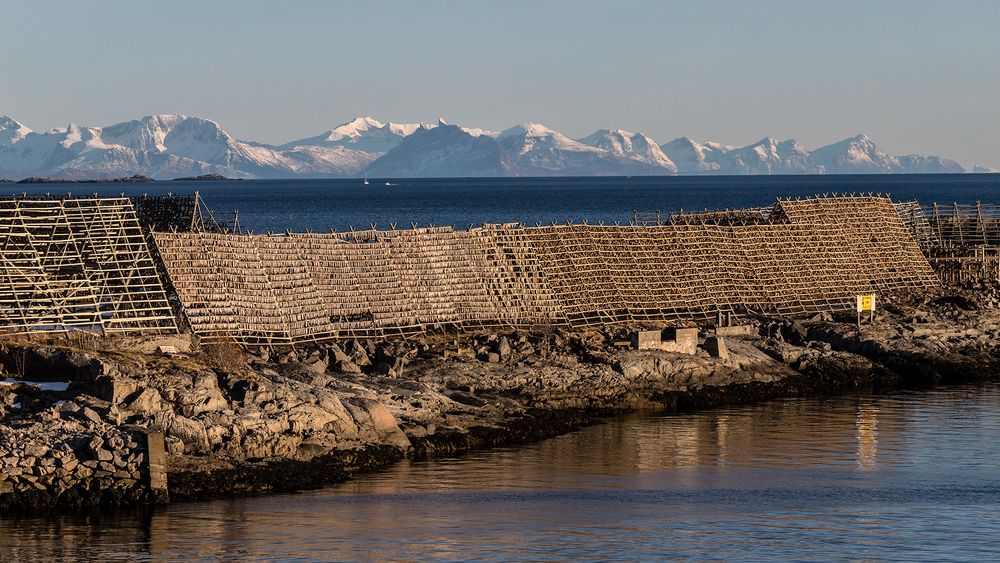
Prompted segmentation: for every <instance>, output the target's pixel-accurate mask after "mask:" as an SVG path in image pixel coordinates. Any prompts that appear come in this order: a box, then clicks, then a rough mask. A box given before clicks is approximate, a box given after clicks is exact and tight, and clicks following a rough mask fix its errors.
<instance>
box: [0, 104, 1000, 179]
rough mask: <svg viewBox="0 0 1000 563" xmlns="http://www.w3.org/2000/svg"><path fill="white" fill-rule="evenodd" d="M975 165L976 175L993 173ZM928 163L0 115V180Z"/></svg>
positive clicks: (851, 146) (374, 125)
mask: <svg viewBox="0 0 1000 563" xmlns="http://www.w3.org/2000/svg"><path fill="white" fill-rule="evenodd" d="M991 170H992V169H989V168H987V167H982V166H977V167H976V168H974V169H973V171H975V172H987V171H991ZM964 171H965V170H964V169H963V168H962V166H960V165H959V164H958V163H957V162H955V161H953V160H948V159H945V158H941V157H938V156H927V155H915V154H911V155H902V156H894V155H890V154H888V153H886V152H885V151H883V150H882V149H880V148H879V147H878V146H877V145H876V144H875V143H874V142H873V141H872V140H871V139H870V138H868V137H867V136H866V135H858V136H856V137H852V138H849V139H844V140H843V141H839V142H836V143H833V144H831V145H827V146H824V147H820V148H817V149H814V150H808V149H806V148H805V147H803V146H802V145H801V144H799V143H798V142H797V141H795V140H794V139H789V140H784V141H781V140H778V139H773V138H770V137H766V138H763V139H761V140H760V141H757V142H756V143H753V144H750V145H747V146H744V147H737V146H731V145H726V144H722V143H715V142H699V141H695V140H693V139H691V138H689V137H680V138H678V139H674V140H672V141H669V142H666V143H663V144H658V143H657V142H656V141H654V140H653V139H652V138H650V137H649V136H647V135H644V134H642V133H636V132H631V131H624V130H621V129H613V130H609V129H601V130H599V131H596V132H594V133H593V134H592V135H588V136H586V137H583V138H581V139H571V138H569V137H567V136H566V135H563V134H562V133H559V132H558V131H554V130H552V129H549V128H547V127H545V126H544V125H540V124H537V123H526V124H522V125H515V126H514V127H511V128H509V129H506V130H504V131H501V132H493V131H486V130H483V129H474V128H468V127H460V126H458V125H451V124H448V123H445V122H444V121H443V120H441V121H439V122H438V123H408V124H400V123H391V122H389V123H383V122H381V121H378V120H376V119H373V118H371V117H359V118H356V119H354V120H352V121H350V122H348V123H345V124H343V125H340V126H338V127H335V128H333V129H331V130H329V131H326V132H324V133H320V134H319V135H316V136H313V137H308V138H304V139H300V140H297V141H292V142H288V143H284V144H281V145H270V144H265V143H260V142H254V141H243V140H238V139H236V138H234V137H233V136H232V135H230V134H229V133H228V132H227V131H226V130H225V129H223V128H222V127H221V126H220V125H219V124H218V123H216V122H214V121H211V120H208V119H202V118H198V117H188V116H184V115H150V116H146V117H143V118H142V119H137V120H133V121H126V122H124V123H117V124H114V125H109V126H107V127H81V126H79V125H76V124H70V125H68V126H67V127H64V128H57V129H51V130H48V131H42V132H36V131H32V130H31V129H29V128H27V127H25V126H24V125H22V124H21V123H19V122H18V121H17V120H15V119H13V118H10V117H6V116H0V178H11V179H18V178H23V177H28V176H51V177H56V178H70V179H76V178H105V177H118V176H130V175H133V174H142V175H147V176H152V177H153V178H157V179H170V178H176V177H179V176H192V175H200V174H221V175H223V176H227V177H231V178H289V177H316V178H330V177H360V176H374V177H391V178H402V177H475V176H608V175H625V176H640V175H672V174H891V173H951V172H964Z"/></svg>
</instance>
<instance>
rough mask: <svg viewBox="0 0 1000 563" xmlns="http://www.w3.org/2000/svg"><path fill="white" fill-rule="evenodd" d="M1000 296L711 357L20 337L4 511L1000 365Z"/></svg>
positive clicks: (752, 332) (3, 478)
mask: <svg viewBox="0 0 1000 563" xmlns="http://www.w3.org/2000/svg"><path fill="white" fill-rule="evenodd" d="M997 295H998V294H997V292H996V290H994V289H992V288H976V289H970V290H962V291H952V292H951V293H949V294H947V295H931V296H924V297H919V298H917V297H914V298H911V299H909V300H895V301H893V300H886V302H885V303H884V304H883V305H882V306H881V307H882V308H881V310H880V312H879V316H878V318H876V320H875V322H874V323H873V324H865V325H863V326H862V327H861V328H860V329H859V328H858V327H857V326H856V325H855V324H854V321H855V319H854V317H853V315H845V316H844V317H842V318H833V317H830V316H828V315H817V316H816V317H814V318H812V319H810V320H807V321H791V320H787V319H779V318H755V319H744V320H743V324H744V325H745V326H747V327H748V328H747V329H745V330H734V331H732V333H733V334H729V335H726V336H724V337H722V339H721V340H720V339H719V338H718V337H716V336H715V329H713V328H712V327H710V326H702V327H700V330H701V331H700V332H699V336H698V342H697V348H694V351H695V353H693V354H688V353H680V352H673V351H661V350H637V349H632V347H631V346H630V345H629V336H630V331H629V330H627V329H625V328H608V329H601V330H596V329H594V330H590V329H588V330H576V331H569V330H562V329H540V330H536V331H531V332H494V333H483V334H470V335H455V334H439V335H429V336H420V337H416V338H410V339H398V340H385V341H375V340H349V341H340V342H328V343H321V344H315V345H309V346H301V347H297V348H295V349H283V350H280V349H279V350H275V349H268V348H252V349H249V350H246V349H243V348H240V347H238V346H236V345H234V344H219V345H206V346H200V347H199V346H197V345H195V344H194V343H192V342H188V341H183V340H180V341H178V340H179V339H177V338H176V337H175V338H174V341H173V342H169V343H167V344H169V345H162V344H163V343H162V342H160V343H158V342H156V341H150V340H141V339H135V338H131V339H124V338H111V337H108V338H98V337H94V336H90V335H82V333H81V335H71V336H69V337H63V338H58V339H56V338H24V337H20V338H17V337H7V338H6V339H4V340H3V341H2V346H0V365H2V366H3V368H4V370H5V372H6V374H5V375H4V376H3V377H2V378H0V381H2V383H0V511H4V512H10V511H33V510H46V509H82V508H91V507H115V506H147V505H152V504H156V503H160V502H167V501H168V500H183V499H192V498H213V497H222V496H231V495H242V494H257V493H266V492H277V491H292V490H300V489H306V488H312V487H318V486H322V485H324V484H328V483H334V482H338V481H342V480H344V479H348V478H350V476H351V475H352V474H354V473H356V472H359V471H370V470H374V469H377V468H379V467H384V466H386V465H388V464H391V463H393V462H395V461H398V460H400V459H402V458H403V457H406V456H410V457H414V458H429V457H434V456H440V455H453V454H456V453H461V452H464V451H467V450H469V449H472V448H479V447H489V446H495V445H499V444H512V443H524V442H529V441H533V440H538V439H542V438H545V437H548V436H552V435H555V434H558V433H562V432H567V431H570V430H573V429H575V428H578V427H580V426H581V425H585V424H589V423H593V422H595V421H598V419H599V418H600V417H601V416H604V415H609V414H615V413H621V412H625V411H632V410H638V409H655V410H669V411H680V410H688V409H694V408H706V407H711V406H717V405H722V404H738V403H746V402H753V401H760V400H765V399H769V398H775V397H788V396H807V395H808V396H815V395H821V394H830V393H837V392H844V391H849V390H857V389H876V390H878V389H885V388H892V387H899V386H909V385H924V384H933V383H946V382H958V381H969V380H982V379H989V378H993V377H995V376H996V375H997V373H998V371H997V366H996V364H995V360H994V356H995V352H996V345H995V343H996V342H997V340H998V338H1000V311H998V309H997V306H998V304H1000V299H998V296H997ZM645 328H650V327H645ZM653 328H656V329H662V328H664V327H653ZM720 332H721V331H720ZM157 344H161V345H160V346H159V347H158V349H159V352H150V350H152V349H155V348H157ZM706 344H707V345H706ZM178 350H179V351H178ZM709 352H712V353H709Z"/></svg>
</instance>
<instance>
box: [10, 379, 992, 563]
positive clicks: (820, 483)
mask: <svg viewBox="0 0 1000 563" xmlns="http://www.w3.org/2000/svg"><path fill="white" fill-rule="evenodd" d="M998 436H1000V385H995V384H994V385H987V386H970V387H956V388H943V389H937V390H929V391H919V392H903V393H898V394H892V395H887V396H853V397H842V398H836V399H829V400H786V401H778V402H772V403H767V404H762V405H758V406H753V407H740V408H729V409H721V410H712V411H704V412H699V413H694V414H685V415H679V416H653V415H645V416H633V417H628V418H623V419H616V420H613V421H610V422H608V423H607V424H603V425H600V426H596V427H591V428H587V429H584V430H581V431H578V432H575V433H572V434H568V435H565V436H561V437H558V438H555V439H551V440H548V441H545V442H541V443H538V444H535V445H531V446H527V447H523V448H519V449H505V450H494V451H488V452H480V453H476V454H473V455H468V456H465V457H461V458H458V459H445V460H438V461H433V462H426V463H402V464H399V465H397V466H395V467H393V468H391V469H389V470H387V471H385V472H382V473H379V474H375V475H369V476H365V477H362V478H359V479H357V480H355V481H353V482H350V483H347V484H343V485H338V486H334V487H330V488H327V489H324V490H320V491H314V492H309V493H304V494H297V495H286V496H276V497H265V498H253V499H242V500H233V501H222V502H208V503H196V504H177V505H173V506H170V507H168V508H166V509H163V510H159V511H157V512H156V513H155V514H153V515H152V516H149V517H144V518H137V517H134V516H128V515H124V516H121V515H120V516H103V517H94V518H92V519H89V520H87V519H78V518H63V519H57V520H50V519H43V520H31V521H20V522H5V521H2V520H0V558H2V559H4V560H18V561H33V560H37V561H46V560H89V561H110V560H129V561H141V560H153V561H175V560H205V559H210V558H223V559H228V560H233V561H243V560H261V559H281V560H302V561H313V560H321V561H334V560H378V561H384V560H397V561H411V560H454V561H468V560H490V561H494V560H496V561H498V560H510V559H530V560H604V561H608V560H635V559H640V560H657V559H664V558H675V557H677V558H685V559H736V560H775V559H795V560H812V561H828V560H831V559H850V560H899V561H913V560H935V561H938V560H956V559H961V560H996V559H997V558H1000V543H998V542H997V539H996V538H997V537H998V533H1000V472H998V464H1000V448H998V444H997V440H998Z"/></svg>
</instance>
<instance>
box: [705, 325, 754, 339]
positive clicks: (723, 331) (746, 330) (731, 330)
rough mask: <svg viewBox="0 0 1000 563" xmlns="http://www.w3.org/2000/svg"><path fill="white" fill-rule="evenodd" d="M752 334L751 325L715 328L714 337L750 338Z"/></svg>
mask: <svg viewBox="0 0 1000 563" xmlns="http://www.w3.org/2000/svg"><path fill="white" fill-rule="evenodd" d="M753 333H754V329H753V326H751V325H735V326H720V327H716V328H715V335H716V336H750V335H752V334H753Z"/></svg>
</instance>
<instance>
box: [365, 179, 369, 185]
mask: <svg viewBox="0 0 1000 563" xmlns="http://www.w3.org/2000/svg"><path fill="white" fill-rule="evenodd" d="M365 185H366V186H367V185H368V178H365Z"/></svg>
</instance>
